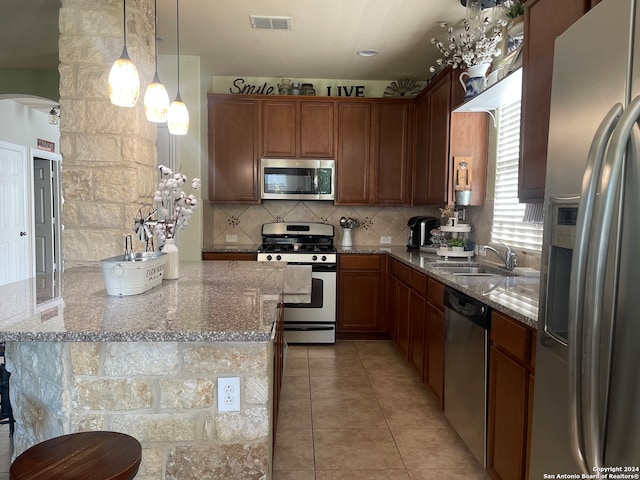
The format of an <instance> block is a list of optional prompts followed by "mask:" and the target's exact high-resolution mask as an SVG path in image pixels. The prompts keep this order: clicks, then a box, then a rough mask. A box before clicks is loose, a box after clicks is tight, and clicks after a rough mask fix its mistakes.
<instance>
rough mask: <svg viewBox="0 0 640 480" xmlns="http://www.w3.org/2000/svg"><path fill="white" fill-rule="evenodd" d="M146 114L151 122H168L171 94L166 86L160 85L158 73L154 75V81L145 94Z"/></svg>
mask: <svg viewBox="0 0 640 480" xmlns="http://www.w3.org/2000/svg"><path fill="white" fill-rule="evenodd" d="M144 114H145V115H146V117H147V120H149V121H150V122H155V123H164V122H166V121H167V115H168V114H169V94H168V93H167V89H166V88H164V85H163V84H162V83H160V79H159V78H158V72H156V74H155V75H154V77H153V81H152V82H151V83H150V84H149V86H148V87H147V91H146V92H145V94H144Z"/></svg>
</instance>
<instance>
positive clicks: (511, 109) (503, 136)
mask: <svg viewBox="0 0 640 480" xmlns="http://www.w3.org/2000/svg"><path fill="white" fill-rule="evenodd" d="M519 153H520V101H519V100H518V101H516V102H513V103H509V104H507V105H504V106H502V107H500V108H499V109H498V139H497V155H496V185H495V200H494V204H493V226H492V228H491V242H492V243H498V242H500V241H502V242H504V243H506V244H507V245H509V246H510V247H517V248H523V249H527V250H532V251H537V252H539V251H541V250H542V225H539V224H532V223H525V222H524V221H523V218H524V213H525V207H526V204H524V203H520V202H519V201H518V157H519Z"/></svg>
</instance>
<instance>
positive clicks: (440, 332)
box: [426, 278, 445, 408]
mask: <svg viewBox="0 0 640 480" xmlns="http://www.w3.org/2000/svg"><path fill="white" fill-rule="evenodd" d="M426 322H427V359H426V364H427V371H426V381H427V384H428V385H429V387H431V390H433V392H434V393H435V394H436V396H437V397H438V399H439V400H440V408H444V334H445V330H444V329H445V323H444V285H443V284H442V283H440V282H438V281H437V280H434V279H433V278H429V280H428V284H427V305H426Z"/></svg>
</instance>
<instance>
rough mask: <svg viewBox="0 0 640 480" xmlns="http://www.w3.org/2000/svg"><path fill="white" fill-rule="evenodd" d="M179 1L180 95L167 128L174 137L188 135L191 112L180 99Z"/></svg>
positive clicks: (177, 17) (178, 25)
mask: <svg viewBox="0 0 640 480" xmlns="http://www.w3.org/2000/svg"><path fill="white" fill-rule="evenodd" d="M179 17H180V15H179V10H178V0H176V39H177V40H176V43H177V56H178V94H177V95H176V99H175V100H174V101H173V102H172V103H171V105H170V106H169V115H168V116H167V127H169V133H171V134H172V135H186V134H187V132H188V131H189V111H188V110H187V106H186V105H185V104H184V102H183V101H182V98H181V97H180V22H179Z"/></svg>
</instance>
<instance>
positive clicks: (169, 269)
mask: <svg viewBox="0 0 640 480" xmlns="http://www.w3.org/2000/svg"><path fill="white" fill-rule="evenodd" d="M162 251H163V252H164V253H166V254H167V263H166V264H165V266H164V276H163V278H164V279H165V280H176V279H177V278H179V277H180V258H179V257H180V252H179V251H178V246H177V245H176V244H175V242H174V240H173V238H168V239H167V240H166V241H165V242H164V246H163V247H162Z"/></svg>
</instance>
